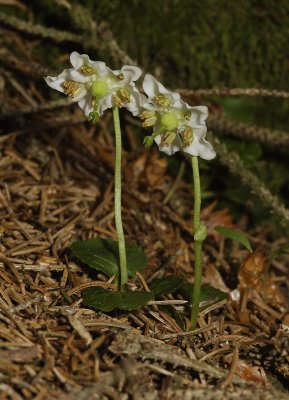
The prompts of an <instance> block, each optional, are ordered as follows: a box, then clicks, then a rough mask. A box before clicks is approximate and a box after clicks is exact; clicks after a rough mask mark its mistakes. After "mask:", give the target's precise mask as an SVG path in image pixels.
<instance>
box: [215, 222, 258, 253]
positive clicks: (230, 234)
mask: <svg viewBox="0 0 289 400" xmlns="http://www.w3.org/2000/svg"><path fill="white" fill-rule="evenodd" d="M215 229H216V231H217V232H219V233H221V234H222V235H224V236H225V237H227V238H228V239H232V240H235V241H236V242H238V243H240V244H242V245H243V246H245V247H246V249H247V250H249V251H252V247H251V244H250V242H249V240H248V238H247V235H246V234H245V233H244V232H241V231H238V230H236V229H232V228H226V227H224V226H217V227H216V228H215Z"/></svg>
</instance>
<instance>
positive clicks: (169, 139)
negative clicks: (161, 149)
mask: <svg viewBox="0 0 289 400" xmlns="http://www.w3.org/2000/svg"><path fill="white" fill-rule="evenodd" d="M176 136H177V135H176V132H174V131H168V132H165V133H163V134H162V139H161V143H162V144H164V145H167V146H168V145H169V144H172V143H173V141H174V140H175V138H176Z"/></svg>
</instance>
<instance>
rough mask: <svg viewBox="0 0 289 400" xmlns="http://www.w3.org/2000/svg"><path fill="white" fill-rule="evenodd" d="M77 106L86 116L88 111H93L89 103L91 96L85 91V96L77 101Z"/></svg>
mask: <svg viewBox="0 0 289 400" xmlns="http://www.w3.org/2000/svg"><path fill="white" fill-rule="evenodd" d="M78 106H79V107H80V108H81V109H82V110H83V111H84V114H85V115H86V116H87V117H88V116H89V113H91V111H93V107H92V105H91V96H90V95H89V93H87V94H86V96H85V97H83V98H82V99H81V100H79V101H78Z"/></svg>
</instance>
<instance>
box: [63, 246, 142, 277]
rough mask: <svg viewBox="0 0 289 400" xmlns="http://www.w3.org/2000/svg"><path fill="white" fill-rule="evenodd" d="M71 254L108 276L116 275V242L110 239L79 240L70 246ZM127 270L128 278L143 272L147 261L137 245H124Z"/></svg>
mask: <svg viewBox="0 0 289 400" xmlns="http://www.w3.org/2000/svg"><path fill="white" fill-rule="evenodd" d="M70 250H71V252H72V254H73V255H74V256H75V257H77V258H78V259H79V260H80V261H82V262H83V263H84V264H87V265H88V266H89V267H91V268H94V269H96V270H98V271H101V272H103V273H104V274H106V275H108V276H112V275H118V272H119V271H118V265H119V253H118V242H117V241H114V240H111V239H99V238H93V239H89V240H80V241H78V242H75V243H73V244H72V245H71V246H70ZM126 257H127V269H128V275H129V276H130V277H132V276H134V275H135V273H136V272H138V271H143V270H144V267H145V265H146V262H147V259H146V256H145V254H144V252H143V251H142V249H141V248H140V247H139V246H138V245H137V244H135V243H134V244H131V245H126Z"/></svg>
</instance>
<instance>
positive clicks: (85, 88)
mask: <svg viewBox="0 0 289 400" xmlns="http://www.w3.org/2000/svg"><path fill="white" fill-rule="evenodd" d="M70 62H71V64H72V66H73V68H70V69H65V70H64V71H63V72H62V73H61V74H60V75H58V76H56V77H52V76H47V77H46V78H44V79H45V82H46V83H47V85H48V86H50V87H51V88H52V89H56V90H58V91H59V92H62V93H65V94H67V95H68V96H69V97H71V98H72V100H73V101H75V102H77V103H78V105H79V107H80V108H81V109H82V110H83V111H84V113H85V115H87V116H90V118H91V119H94V117H95V116H100V115H102V114H103V113H104V111H105V110H107V109H108V108H111V107H113V106H118V107H126V108H127V109H128V110H129V111H130V112H131V113H132V114H133V115H137V114H138V113H139V112H140V104H141V102H142V95H141V94H140V93H139V91H138V90H137V88H136V87H135V83H134V82H135V81H136V80H137V79H138V78H139V77H140V76H141V74H142V71H141V69H140V68H138V67H133V66H130V65H124V66H123V67H122V68H121V69H120V70H115V71H113V70H111V69H110V68H108V67H107V66H106V65H105V63H104V62H102V61H92V60H90V58H89V57H88V56H87V55H86V54H79V53H77V52H76V51H74V52H72V53H71V55H70Z"/></svg>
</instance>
